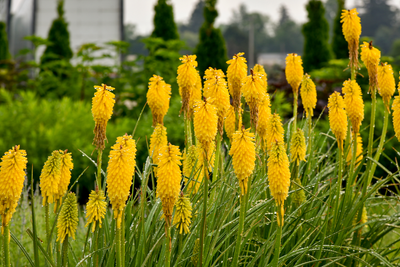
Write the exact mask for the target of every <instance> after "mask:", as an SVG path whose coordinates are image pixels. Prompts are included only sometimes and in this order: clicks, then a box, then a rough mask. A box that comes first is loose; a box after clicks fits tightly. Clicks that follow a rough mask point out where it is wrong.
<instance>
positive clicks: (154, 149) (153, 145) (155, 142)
mask: <svg viewBox="0 0 400 267" xmlns="http://www.w3.org/2000/svg"><path fill="white" fill-rule="evenodd" d="M166 145H168V139H167V128H165V127H164V126H162V125H161V124H157V126H156V128H154V131H153V134H152V135H151V137H150V157H151V158H152V159H153V164H155V165H158V163H159V162H160V159H159V156H160V151H161V148H163V147H164V146H166ZM155 173H156V176H157V168H155Z"/></svg>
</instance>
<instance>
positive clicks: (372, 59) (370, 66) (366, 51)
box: [361, 41, 381, 92]
mask: <svg viewBox="0 0 400 267" xmlns="http://www.w3.org/2000/svg"><path fill="white" fill-rule="evenodd" d="M380 59H381V51H379V50H378V49H376V48H375V47H373V46H372V41H371V42H369V43H367V42H364V43H363V44H362V45H361V60H362V61H363V62H364V64H365V66H366V67H367V70H368V76H369V90H370V91H371V92H374V91H373V90H375V87H377V86H378V65H379V61H380Z"/></svg>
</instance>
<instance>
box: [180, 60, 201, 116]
mask: <svg viewBox="0 0 400 267" xmlns="http://www.w3.org/2000/svg"><path fill="white" fill-rule="evenodd" d="M196 57H197V56H196V55H190V56H188V55H186V56H183V57H181V58H179V60H180V61H181V62H182V64H181V65H180V66H179V67H178V77H177V82H178V85H179V95H180V96H181V97H182V110H183V111H184V112H185V113H186V116H187V117H188V118H190V100H191V98H192V96H193V94H194V93H195V92H194V91H196V88H195V87H196V84H197V83H198V78H199V77H198V76H199V74H198V73H197V70H196V67H197V61H196ZM197 91H198V90H197Z"/></svg>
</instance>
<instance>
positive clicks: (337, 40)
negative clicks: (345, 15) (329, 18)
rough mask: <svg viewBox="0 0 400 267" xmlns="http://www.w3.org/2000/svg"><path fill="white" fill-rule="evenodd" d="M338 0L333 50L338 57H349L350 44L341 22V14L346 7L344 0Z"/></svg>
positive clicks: (334, 23)
mask: <svg viewBox="0 0 400 267" xmlns="http://www.w3.org/2000/svg"><path fill="white" fill-rule="evenodd" d="M337 2H338V9H337V13H336V17H335V20H334V22H333V37H332V52H333V54H334V55H335V57H336V58H348V57H349V53H348V45H347V42H346V39H344V35H343V31H342V23H340V16H341V15H342V10H343V9H344V0H337Z"/></svg>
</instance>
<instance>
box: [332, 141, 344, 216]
mask: <svg viewBox="0 0 400 267" xmlns="http://www.w3.org/2000/svg"><path fill="white" fill-rule="evenodd" d="M342 169H343V149H342V148H341V147H340V146H339V168H338V180H337V185H336V188H337V190H336V201H335V209H334V214H335V215H334V218H337V216H338V214H339V203H340V200H339V199H340V191H341V190H342ZM335 221H337V220H335Z"/></svg>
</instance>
